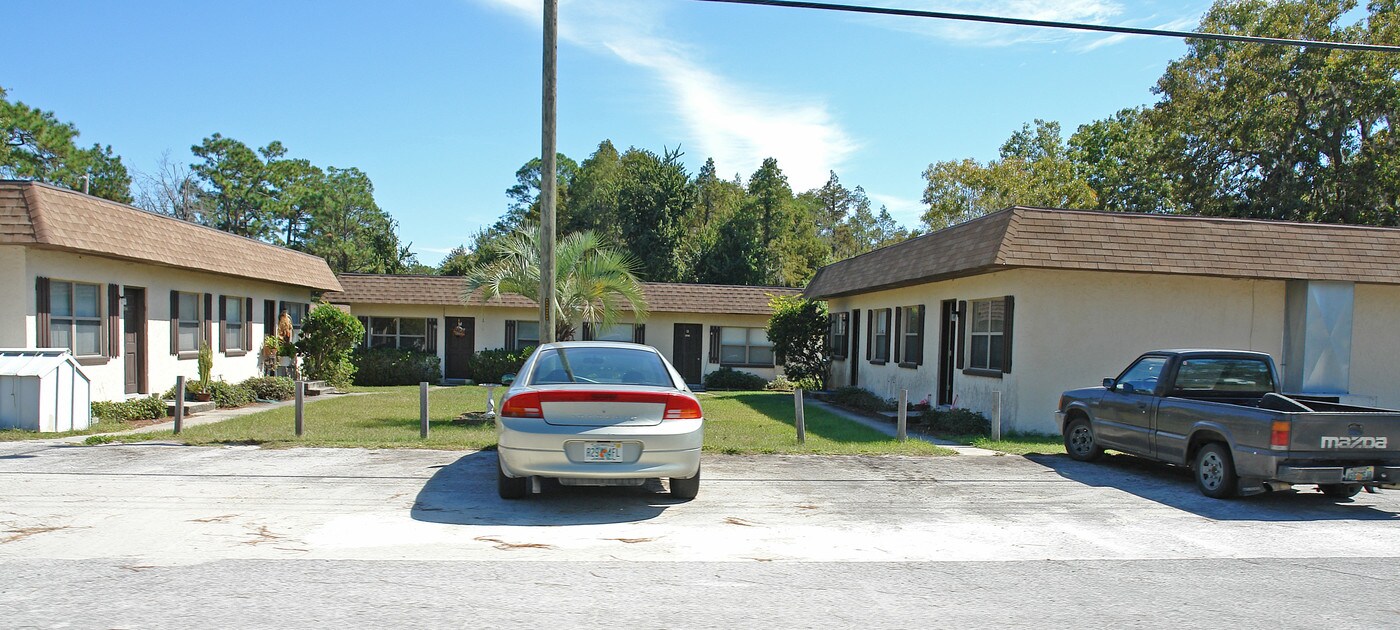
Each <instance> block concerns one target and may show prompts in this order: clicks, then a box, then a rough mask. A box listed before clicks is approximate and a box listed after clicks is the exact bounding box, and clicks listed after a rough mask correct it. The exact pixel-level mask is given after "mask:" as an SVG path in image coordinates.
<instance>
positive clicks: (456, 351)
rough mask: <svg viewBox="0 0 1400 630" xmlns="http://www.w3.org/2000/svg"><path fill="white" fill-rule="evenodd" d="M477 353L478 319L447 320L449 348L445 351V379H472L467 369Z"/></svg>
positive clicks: (455, 318)
mask: <svg viewBox="0 0 1400 630" xmlns="http://www.w3.org/2000/svg"><path fill="white" fill-rule="evenodd" d="M475 352H476V318H473V317H449V318H447V348H446V349H445V350H444V354H445V355H446V361H445V363H446V365H445V366H444V368H443V377H444V378H470V375H469V374H468V373H467V367H468V366H469V365H470V363H471V359H472V354H473V353H475Z"/></svg>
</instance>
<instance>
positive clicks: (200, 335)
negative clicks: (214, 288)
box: [175, 291, 204, 356]
mask: <svg viewBox="0 0 1400 630" xmlns="http://www.w3.org/2000/svg"><path fill="white" fill-rule="evenodd" d="M177 293H179V294H180V295H179V302H180V309H179V311H180V312H179V318H178V320H177V321H176V324H175V325H176V331H175V338H176V343H177V344H178V345H177V347H176V350H177V351H178V353H179V354H180V355H181V356H184V355H187V354H198V353H199V344H200V342H202V341H203V340H204V313H202V312H201V311H203V310H204V295H203V294H200V293H190V292H189V291H177ZM187 295H188V296H190V297H192V298H194V309H193V310H194V313H186V312H185V308H184V302H185V296H187ZM189 324H193V325H194V347H193V348H186V347H185V346H184V344H183V341H184V339H185V338H184V336H183V335H182V334H181V333H182V331H184V330H185V329H186V328H187V327H188V325H189Z"/></svg>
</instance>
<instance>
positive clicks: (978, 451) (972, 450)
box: [807, 399, 1005, 457]
mask: <svg viewBox="0 0 1400 630" xmlns="http://www.w3.org/2000/svg"><path fill="white" fill-rule="evenodd" d="M807 404H809V405H813V406H816V407H820V408H822V409H825V410H827V411H829V412H831V413H833V414H836V415H838V416H841V417H842V418H845V419H847V420H850V421H851V422H859V423H861V424H863V425H865V426H867V427H870V428H872V429H875V430H876V431H879V432H881V433H884V434H885V435H888V436H890V437H894V435H895V426H894V425H893V424H891V423H886V422H881V421H879V420H876V419H874V418H870V417H867V416H863V415H861V414H858V413H855V412H853V411H849V410H846V409H842V408H840V407H837V406H836V405H832V404H828V403H825V402H822V401H820V400H813V399H808V400H807ZM909 438H910V439H914V440H923V441H925V442H931V443H933V444H937V445H938V446H942V447H943V448H946V449H949V450H953V451H957V453H958V454H959V455H970V456H973V457H988V456H992V457H995V456H998V455H1005V453H1001V452H998V451H992V450H988V449H985V448H977V447H975V446H968V445H966V444H960V443H958V442H952V441H949V440H944V439H940V438H936V437H933V436H929V435H923V434H920V433H915V432H912V431H911V432H909Z"/></svg>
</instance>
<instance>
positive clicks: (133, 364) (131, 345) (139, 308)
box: [122, 287, 147, 394]
mask: <svg viewBox="0 0 1400 630" xmlns="http://www.w3.org/2000/svg"><path fill="white" fill-rule="evenodd" d="M125 298H126V301H125V302H124V303H123V305H122V359H123V366H124V368H125V371H126V393H128V394H139V393H144V392H146V391H147V389H146V290H145V289H142V288H138V287H126V289H125Z"/></svg>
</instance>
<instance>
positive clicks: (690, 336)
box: [671, 324, 703, 385]
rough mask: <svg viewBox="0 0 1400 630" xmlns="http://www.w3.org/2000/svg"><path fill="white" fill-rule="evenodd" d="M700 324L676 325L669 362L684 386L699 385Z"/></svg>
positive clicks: (700, 359) (700, 358)
mask: <svg viewBox="0 0 1400 630" xmlns="http://www.w3.org/2000/svg"><path fill="white" fill-rule="evenodd" d="M700 331H701V326H700V324H676V336H675V340H674V345H672V346H671V348H672V351H671V352H672V356H671V361H672V363H673V364H675V366H676V371H677V372H680V373H681V378H683V379H685V382H686V384H689V385H694V384H698V383H700V372H701V371H702V370H701V367H702V365H701V363H700V362H701V361H702V360H703V359H702V357H701V356H700V354H701V350H700V347H701V346H700Z"/></svg>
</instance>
